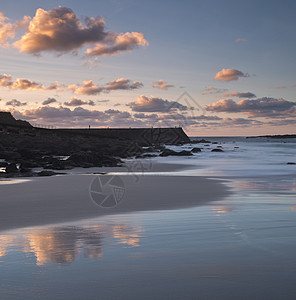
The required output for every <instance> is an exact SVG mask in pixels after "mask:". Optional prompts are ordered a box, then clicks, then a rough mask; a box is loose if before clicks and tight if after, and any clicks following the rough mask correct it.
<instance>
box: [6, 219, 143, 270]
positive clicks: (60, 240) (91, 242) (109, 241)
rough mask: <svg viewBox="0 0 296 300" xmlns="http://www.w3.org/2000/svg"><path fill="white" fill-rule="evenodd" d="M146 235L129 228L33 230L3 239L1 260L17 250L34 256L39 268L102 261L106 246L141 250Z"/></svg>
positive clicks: (74, 227) (103, 227) (117, 226)
mask: <svg viewBox="0 0 296 300" xmlns="http://www.w3.org/2000/svg"><path fill="white" fill-rule="evenodd" d="M142 232H143V228H142V227H141V226H139V225H133V226H131V225H127V224H104V225H92V226H89V227H79V226H60V227H45V228H44V227H40V228H37V229H36V228H30V229H27V230H26V231H24V232H22V233H21V234H20V233H17V234H15V235H13V234H10V235H0V257H2V258H3V257H4V256H6V255H8V254H9V253H10V252H11V251H12V249H14V250H15V249H16V250H17V251H21V252H23V253H25V254H26V255H27V256H30V254H33V255H34V256H35V258H36V265H38V266H44V265H47V264H69V263H71V262H73V261H74V260H75V258H76V257H77V256H78V255H81V254H82V255H83V256H84V257H86V258H95V259H100V258H101V257H102V256H103V253H104V247H105V246H106V245H108V246H110V245H121V246H122V247H138V246H140V241H141V234H142Z"/></svg>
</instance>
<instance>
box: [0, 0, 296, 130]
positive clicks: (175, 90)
mask: <svg viewBox="0 0 296 300" xmlns="http://www.w3.org/2000/svg"><path fill="white" fill-rule="evenodd" d="M59 6H62V7H67V8H70V9H71V10H73V13H74V14H75V15H76V16H77V18H79V19H80V20H81V21H83V20H84V19H85V18H86V17H98V16H101V17H103V18H104V20H105V22H106V27H105V30H106V31H108V32H109V31H113V32H116V33H117V34H119V35H120V34H124V33H127V32H129V33H130V32H138V33H142V34H143V35H144V39H145V40H146V41H147V42H148V43H149V45H146V46H141V45H136V46H135V47H134V48H132V50H131V51H121V52H119V53H118V54H117V55H113V56H96V57H87V56H86V55H85V54H84V51H85V49H86V48H89V47H90V46H89V45H86V44H84V45H82V46H81V47H80V48H78V49H75V50H77V53H76V55H72V54H71V52H69V51H68V52H63V53H60V52H59V51H55V50H52V49H49V50H44V51H41V52H40V53H20V52H19V51H20V50H19V49H18V48H16V47H14V46H13V45H12V44H13V42H14V41H16V40H19V39H20V38H21V37H22V36H23V35H24V34H26V32H27V30H28V29H27V27H25V26H24V27H22V28H19V29H18V30H17V31H16V36H15V37H14V38H10V39H8V40H7V42H8V43H9V44H10V45H7V44H6V45H5V47H3V48H0V61H1V72H0V74H7V75H11V76H12V78H13V79H12V80H16V79H17V78H25V79H28V80H31V81H34V82H38V83H39V84H42V85H44V86H49V85H50V84H51V83H52V82H54V81H58V82H59V83H62V84H63V85H64V86H69V85H73V84H81V83H82V82H83V81H85V80H93V82H94V83H95V84H97V85H99V86H106V85H107V83H108V82H110V81H115V80H116V79H119V78H124V79H128V80H130V81H131V82H134V81H136V82H141V83H142V86H141V87H139V88H135V89H133V88H126V89H116V90H114V91H112V92H111V91H110V92H108V93H107V92H105V91H103V92H100V93H97V94H83V95H82V94H75V93H73V91H71V90H69V89H67V88H65V89H64V91H57V90H46V91H45V90H40V89H39V90H29V89H28V90H26V89H18V88H12V86H10V87H7V86H6V87H5V86H1V87H0V93H1V94H0V97H1V98H2V101H0V109H5V110H11V111H12V112H13V113H14V114H15V116H16V117H20V118H25V119H28V120H29V121H31V122H36V123H37V122H38V123H45V124H48V123H55V124H56V125H58V126H59V125H60V126H62V127H64V126H74V127H77V126H86V124H88V123H90V124H91V125H92V126H108V125H109V127H118V126H119V127H123V126H128V125H130V126H152V125H154V124H155V125H156V124H157V125H159V126H164V125H167V124H168V120H169V119H172V118H170V116H171V115H172V114H175V115H176V114H183V115H184V114H185V117H186V118H187V116H188V114H186V111H179V110H172V111H164V108H163V105H170V102H174V101H176V100H177V99H178V97H179V96H180V95H181V94H182V93H183V92H184V91H187V92H188V93H189V94H190V95H191V96H192V97H193V98H194V99H195V100H196V102H197V103H198V104H199V105H201V106H202V107H204V108H205V112H203V113H204V114H205V115H206V116H211V117H212V119H213V117H217V118H220V119H219V120H216V121H215V122H214V121H213V120H206V118H204V119H203V120H202V121H201V118H199V119H196V120H193V119H190V120H188V122H187V123H186V124H184V126H186V131H187V132H188V133H189V134H191V135H256V134H265V133H266V134H272V133H293V131H294V128H295V123H296V113H295V106H294V103H295V96H294V95H295V91H296V87H295V86H293V85H295V84H296V74H295V73H296V61H295V59H294V55H295V50H296V38H295V29H296V19H295V14H294V12H295V8H296V4H295V2H294V1H281V2H279V1H221V0H220V1H131V0H129V1H88V0H86V1H73V0H72V1H46V2H45V1H32V0H31V1H30V0H29V1H10V2H9V1H7V2H5V3H3V4H1V8H0V11H1V12H2V13H3V15H4V16H5V17H7V18H9V20H6V21H5V22H6V23H7V22H10V23H12V24H13V22H15V21H17V20H21V19H22V18H23V17H24V16H30V17H31V22H32V19H33V18H34V16H35V13H36V10H37V9H38V8H42V9H43V10H44V11H47V12H49V11H51V10H52V9H57V8H58V7H59ZM237 39H240V40H239V41H236V40H237ZM36 54H39V55H36ZM61 54H62V55H61ZM90 59H91V60H92V61H94V59H96V62H95V64H94V65H93V66H92V67H90V66H89V65H88V61H89V60H90ZM222 69H229V70H236V71H240V72H242V73H243V74H245V75H246V76H245V77H239V78H237V79H236V80H229V81H225V80H214V76H215V75H216V74H217V73H218V72H219V71H221V70H222ZM158 80H164V81H165V82H166V83H167V84H169V85H173V87H168V88H167V89H160V88H153V87H152V85H151V82H156V81H158ZM208 87H214V88H216V89H217V90H220V91H219V92H217V93H215V94H214V93H211V94H204V95H202V93H203V91H204V90H205V89H206V88H208ZM278 87H281V88H278ZM221 90H224V91H221ZM233 91H236V92H237V93H243V92H244V93H246V92H250V93H253V94H255V95H256V97H252V98H243V97H242V98H240V97H238V96H233V95H228V96H224V95H223V94H227V93H228V94H229V93H230V92H233ZM141 95H142V96H145V97H146V98H141V99H140V100H141V101H142V102H143V101H146V100H147V99H148V100H149V99H150V100H151V101H152V102H153V103H154V104H153V105H154V106H153V107H154V108H149V109H148V108H147V105H148V104H149V103H150V102H151V101H150V102H149V103H146V104H145V105H146V106H145V107H143V109H142V110H141V108H139V105H140V106H141V105H143V103H142V102H141V101H140V100H138V102H137V99H138V98H139V97H140V96H141ZM73 97H75V98H79V100H81V101H84V102H87V101H89V100H92V101H94V102H95V105H92V106H89V105H87V104H82V105H81V106H78V107H77V106H71V107H66V106H65V105H64V103H65V102H67V101H70V100H71V98H73ZM47 98H55V99H56V102H55V103H52V104H50V105H49V106H48V107H47V106H46V105H42V102H43V101H44V100H46V99H47ZM267 98H268V99H272V100H267ZM12 99H16V100H17V101H19V102H21V103H26V105H19V106H18V105H11V104H7V103H9V102H10V101H11V100H12ZM145 99H146V100H145ZM223 99H224V100H225V99H226V100H227V101H226V102H225V101H224V102H223V103H222V102H220V104H221V105H222V104H223V105H222V106H223V107H222V106H221V105H218V106H219V108H217V105H216V106H213V105H214V104H215V103H217V102H218V101H222V100H223ZM102 100H109V101H108V102H97V101H102ZM148 100H147V101H148ZM230 100H232V101H234V102H236V103H238V102H239V101H245V102H242V103H241V105H239V106H237V107H235V109H229V108H228V106H229V105H228V104H230V103H232V102H230ZM283 100H284V101H286V102H283ZM163 101H168V102H163ZM250 101H253V102H250ZM134 102H136V104H131V103H134ZM14 104H15V102H14ZM157 104H159V105H160V109H159V110H157ZM183 104H184V103H183ZM135 105H137V108H136V109H135ZM155 105H156V106H155ZM226 106H227V107H226ZM254 106H256V110H254ZM61 107H63V108H65V109H64V110H63V109H61ZM79 107H82V108H83V109H85V110H87V111H90V112H93V111H94V112H103V113H104V112H105V111H106V110H109V109H112V110H117V111H120V112H127V113H129V114H130V116H129V117H128V118H127V117H126V115H125V116H124V115H122V118H123V119H122V118H120V117H116V118H114V114H113V115H112V116H111V115H110V114H109V115H108V114H107V115H106V118H104V122H102V121H101V120H100V118H101V114H98V117H97V118H96V117H95V113H90V115H91V117H90V116H89V117H88V116H87V112H84V113H83V114H81V113H80V114H78V113H76V114H75V113H74V114H73V113H72V114H71V112H69V110H70V111H73V110H75V109H77V108H79ZM169 107H170V106H169ZM206 107H207V108H208V109H206ZM257 108H258V109H257ZM250 109H251V110H250ZM268 109H269V111H267V110H268ZM169 110H170V109H169ZM60 111H62V113H61V114H60ZM139 112H142V113H143V114H146V118H143V116H142V117H141V118H137V117H135V116H134V114H135V113H139ZM46 113H48V114H49V115H48V116H47V115H46ZM54 113H56V114H57V115H56V116H55V115H54ZM63 113H64V114H66V115H67V116H68V118H69V120H67V119H65V117H64V115H63ZM168 113H170V114H169V115H168ZM200 114H201V111H198V110H196V112H195V115H196V116H197V117H198V116H200ZM152 115H154V116H152ZM155 115H157V116H155ZM50 116H51V117H50ZM53 116H54V118H52V117H53ZM117 116H119V113H117ZM149 116H150V117H149ZM108 117H110V120H109V119H108ZM71 118H72V119H71ZM73 118H74V119H75V122H73ZM127 119H130V122H129V121H128V120H127ZM174 119H176V118H175V117H174ZM253 121H254V122H253ZM161 123H162V124H161Z"/></svg>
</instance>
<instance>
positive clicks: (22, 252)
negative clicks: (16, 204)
mask: <svg viewBox="0 0 296 300" xmlns="http://www.w3.org/2000/svg"><path fill="white" fill-rule="evenodd" d="M205 139H210V140H213V141H217V142H218V144H216V145H213V144H195V145H190V144H188V145H183V146H178V147H170V148H172V149H174V150H175V151H181V150H182V149H191V148H192V147H200V148H202V152H200V153H196V154H195V155H194V156H192V157H167V158H153V159H151V166H152V168H153V163H155V162H170V163H180V164H182V165H184V164H188V165H190V166H191V168H190V169H184V170H181V171H178V172H171V173H170V175H171V176H174V175H175V174H178V175H184V176H188V175H194V176H207V177H210V178H216V179H217V178H218V179H220V180H221V181H223V182H224V184H226V185H228V186H229V187H230V188H231V190H232V194H231V195H230V196H228V197H226V198H223V199H221V200H219V201H214V202H209V203H207V204H206V205H203V206H199V207H195V208H189V209H180V210H170V211H164V210H162V211H153V212H135V213H129V214H122V215H110V216H105V217H100V218H96V219H89V220H82V221H79V222H71V223H64V224H54V225H49V226H40V227H32V228H23V229H17V230H13V231H7V232H0V268H1V272H0V299H295V298H296V285H295V280H296V257H295V253H296V165H293V164H287V163H289V162H290V163H291V162H294V163H296V149H295V146H296V144H295V141H293V140H292V141H287V140H266V139H265V140H264V139H261V140H260V139H259V140H258V139H256V140H254V139H250V140H246V139H244V138H205ZM207 145H209V146H207ZM217 146H221V147H222V148H221V149H223V150H224V152H222V153H217V152H211V149H212V148H216V147H217ZM237 147H238V148H237ZM149 171H150V170H149V169H148V170H147V169H146V170H144V171H142V172H138V170H137V172H136V171H134V173H135V175H137V176H139V180H141V179H140V178H141V176H145V174H149ZM156 175H157V174H156ZM16 184H17V183H16ZM180 188H182V187H180ZM0 189H1V186H0Z"/></svg>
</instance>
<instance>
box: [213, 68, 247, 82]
mask: <svg viewBox="0 0 296 300" xmlns="http://www.w3.org/2000/svg"><path fill="white" fill-rule="evenodd" d="M249 76H250V75H249V74H246V73H243V72H241V71H238V70H235V69H222V70H221V71H219V72H218V73H217V74H216V75H215V77H214V79H215V80H221V81H232V80H238V79H239V78H240V77H249Z"/></svg>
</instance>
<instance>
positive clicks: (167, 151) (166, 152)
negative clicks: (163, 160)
mask: <svg viewBox="0 0 296 300" xmlns="http://www.w3.org/2000/svg"><path fill="white" fill-rule="evenodd" d="M191 155H193V154H192V153H191V152H190V151H185V150H183V151H181V152H176V151H173V150H170V149H165V150H164V151H162V152H161V154H160V155H159V156H162V157H166V156H191Z"/></svg>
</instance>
